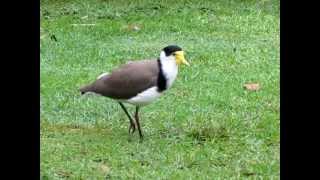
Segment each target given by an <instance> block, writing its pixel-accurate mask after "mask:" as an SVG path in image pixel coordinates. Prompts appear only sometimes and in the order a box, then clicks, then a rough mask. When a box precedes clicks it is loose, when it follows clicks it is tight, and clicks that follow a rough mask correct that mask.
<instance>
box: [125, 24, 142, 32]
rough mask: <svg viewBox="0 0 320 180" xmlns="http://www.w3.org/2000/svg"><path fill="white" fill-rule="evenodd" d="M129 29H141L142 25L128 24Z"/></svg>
mask: <svg viewBox="0 0 320 180" xmlns="http://www.w3.org/2000/svg"><path fill="white" fill-rule="evenodd" d="M128 30H131V31H139V30H141V27H140V25H137V24H129V25H128Z"/></svg>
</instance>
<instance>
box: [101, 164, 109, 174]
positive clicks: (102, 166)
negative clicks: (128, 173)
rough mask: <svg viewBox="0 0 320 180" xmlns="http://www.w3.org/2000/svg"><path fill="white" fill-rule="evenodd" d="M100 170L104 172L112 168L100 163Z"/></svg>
mask: <svg viewBox="0 0 320 180" xmlns="http://www.w3.org/2000/svg"><path fill="white" fill-rule="evenodd" d="M99 170H100V171H101V172H102V173H109V171H110V168H109V167H108V166H107V165H105V164H100V165H99Z"/></svg>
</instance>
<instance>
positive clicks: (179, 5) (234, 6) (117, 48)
mask: <svg viewBox="0 0 320 180" xmlns="http://www.w3.org/2000/svg"><path fill="white" fill-rule="evenodd" d="M279 21H280V20H279V2H278V1H275V0H274V1H273V0H264V1H262V0H261V1H253V0H244V1H240V0H232V1H225V0H220V1H202V0H185V1H173V0H172V1H159V2H153V1H147V0H139V1H135V3H133V2H130V1H125V0H105V1H103V0H91V1H81V0H77V1H62V0H59V1H53V0H52V1H44V0H42V1H41V24H40V25H41V29H40V31H41V35H40V36H41V37H40V46H41V50H40V57H41V63H40V68H41V69H40V72H41V74H40V78H41V85H40V91H41V93H40V96H41V102H40V103H41V107H40V108H41V110H40V112H41V114H40V116H41V151H40V152H41V177H42V179H43V180H45V179H50V180H51V179H247V178H249V179H279V174H280V170H279V168H280V166H279V161H280V160H279V151H280V150H279V148H280V144H279V143H280V138H279V136H280V133H279V126H280V120H279V115H280V111H279V109H280V100H279V89H280V88H279V66H280V63H279V49H280V48H279V31H280V30H279V23H280V22H279ZM79 24H87V25H79ZM133 27H137V28H136V30H135V29H134V28H133ZM53 35H54V36H55V37H56V40H57V41H55V40H54V38H53V37H52V36H53ZM169 44H178V45H179V46H181V47H182V48H183V49H184V50H185V53H186V58H187V60H188V61H189V62H190V64H191V66H190V67H182V68H180V71H179V75H178V78H177V80H176V81H175V83H174V85H173V87H172V88H171V89H170V90H169V91H167V92H166V94H165V95H164V96H162V97H161V98H160V99H158V100H157V101H156V102H154V103H153V104H151V105H149V106H146V107H144V108H142V109H141V126H142V129H143V132H144V135H145V139H144V141H143V142H141V143H139V136H138V133H137V132H136V134H135V135H134V136H132V137H130V136H129V135H128V125H129V121H128V119H127V117H126V115H125V114H124V112H123V111H122V110H121V108H120V106H119V105H118V104H117V103H115V102H114V101H113V100H110V99H107V98H103V97H99V96H94V95H87V96H80V93H79V92H78V88H79V87H80V86H82V85H84V84H86V83H88V82H90V81H92V80H94V79H95V78H96V77H97V76H98V75H99V74H101V73H103V72H108V71H110V70H112V69H113V68H114V67H117V66H119V65H120V64H123V63H125V62H126V61H127V60H138V59H144V58H156V57H158V55H159V53H160V50H161V49H162V48H163V47H165V46H167V45H169ZM245 83H259V85H260V86H261V89H260V90H258V91H247V90H245V89H244V88H243V85H244V84H245ZM127 107H129V109H130V111H132V112H133V111H134V107H133V106H129V105H127Z"/></svg>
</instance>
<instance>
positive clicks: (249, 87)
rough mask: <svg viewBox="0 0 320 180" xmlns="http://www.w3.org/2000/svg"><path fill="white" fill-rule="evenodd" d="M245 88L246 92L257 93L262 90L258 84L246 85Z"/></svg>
mask: <svg viewBox="0 0 320 180" xmlns="http://www.w3.org/2000/svg"><path fill="white" fill-rule="evenodd" d="M244 87H245V88H246V90H249V91H257V90H259V89H260V85H259V84H258V83H248V84H244Z"/></svg>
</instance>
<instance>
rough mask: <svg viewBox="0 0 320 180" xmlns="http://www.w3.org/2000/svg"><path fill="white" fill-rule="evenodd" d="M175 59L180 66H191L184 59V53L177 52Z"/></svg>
mask: <svg viewBox="0 0 320 180" xmlns="http://www.w3.org/2000/svg"><path fill="white" fill-rule="evenodd" d="M175 57H176V63H177V64H178V65H180V64H185V65H187V66H190V64H189V63H188V61H187V60H186V59H185V58H184V54H183V51H177V52H175Z"/></svg>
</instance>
